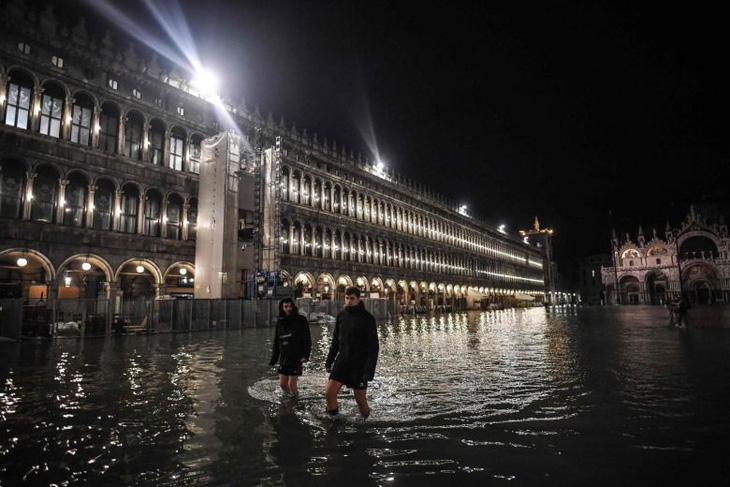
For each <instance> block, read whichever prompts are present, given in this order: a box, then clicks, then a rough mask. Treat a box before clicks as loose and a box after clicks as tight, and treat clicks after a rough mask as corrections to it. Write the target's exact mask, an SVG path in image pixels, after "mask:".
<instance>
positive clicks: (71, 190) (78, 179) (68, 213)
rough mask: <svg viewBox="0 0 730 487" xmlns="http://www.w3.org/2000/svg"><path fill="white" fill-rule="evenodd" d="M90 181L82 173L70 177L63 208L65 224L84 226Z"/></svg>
mask: <svg viewBox="0 0 730 487" xmlns="http://www.w3.org/2000/svg"><path fill="white" fill-rule="evenodd" d="M88 188H89V183H88V181H87V180H86V178H85V177H83V176H82V175H81V174H78V173H75V174H73V175H72V176H71V177H69V182H68V186H66V195H65V200H66V204H65V205H64V206H65V207H64V209H63V224H64V225H68V226H69V227H83V226H84V220H85V215H86V199H87V194H88V193H87V191H88Z"/></svg>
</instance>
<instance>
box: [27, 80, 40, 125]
mask: <svg viewBox="0 0 730 487" xmlns="http://www.w3.org/2000/svg"><path fill="white" fill-rule="evenodd" d="M42 97H43V88H41V87H40V86H39V85H36V86H35V87H34V89H33V103H32V104H31V108H30V122H29V124H28V131H29V132H33V133H36V132H38V130H39V128H40V123H41V108H42V105H41V103H42V100H43V98H42Z"/></svg>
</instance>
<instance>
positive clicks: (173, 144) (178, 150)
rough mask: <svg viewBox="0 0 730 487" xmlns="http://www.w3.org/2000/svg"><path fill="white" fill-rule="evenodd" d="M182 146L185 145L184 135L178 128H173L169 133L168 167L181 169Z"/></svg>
mask: <svg viewBox="0 0 730 487" xmlns="http://www.w3.org/2000/svg"><path fill="white" fill-rule="evenodd" d="M183 147H185V136H184V135H183V134H182V133H181V132H180V131H179V129H176V130H173V131H172V134H171V135H170V169H175V170H177V171H182V166H183V152H184V150H183Z"/></svg>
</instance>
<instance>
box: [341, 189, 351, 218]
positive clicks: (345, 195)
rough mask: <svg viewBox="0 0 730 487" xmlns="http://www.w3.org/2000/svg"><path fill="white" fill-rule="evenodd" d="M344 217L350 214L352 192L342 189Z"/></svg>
mask: <svg viewBox="0 0 730 487" xmlns="http://www.w3.org/2000/svg"><path fill="white" fill-rule="evenodd" d="M341 213H342V214H343V215H349V214H350V192H349V191H348V190H347V188H342V211H341Z"/></svg>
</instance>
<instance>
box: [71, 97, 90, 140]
mask: <svg viewBox="0 0 730 487" xmlns="http://www.w3.org/2000/svg"><path fill="white" fill-rule="evenodd" d="M92 107H93V103H92V101H91V100H90V99H89V98H88V97H86V96H85V95H79V96H78V97H77V98H76V100H74V104H73V110H72V112H71V142H76V143H77V144H81V145H86V146H88V145H91V111H92Z"/></svg>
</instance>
